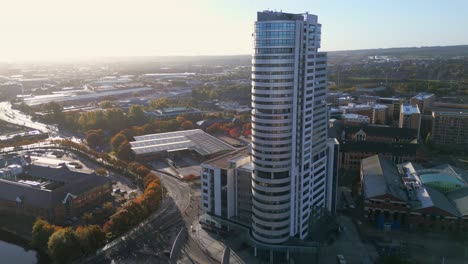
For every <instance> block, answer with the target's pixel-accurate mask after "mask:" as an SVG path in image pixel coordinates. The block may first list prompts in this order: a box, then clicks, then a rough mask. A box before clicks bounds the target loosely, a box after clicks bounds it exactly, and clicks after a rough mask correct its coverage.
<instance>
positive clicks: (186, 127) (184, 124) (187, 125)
mask: <svg viewBox="0 0 468 264" xmlns="http://www.w3.org/2000/svg"><path fill="white" fill-rule="evenodd" d="M193 127H194V125H193V123H192V121H189V120H185V121H184V122H182V124H180V128H182V129H183V130H189V129H193Z"/></svg>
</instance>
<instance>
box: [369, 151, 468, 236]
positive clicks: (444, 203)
mask: <svg viewBox="0 0 468 264" xmlns="http://www.w3.org/2000/svg"><path fill="white" fill-rule="evenodd" d="M465 178H466V176H465V175H462V173H460V172H459V171H458V170H457V169H456V168H453V167H451V166H450V165H442V166H438V167H434V168H429V169H424V168H422V167H420V166H419V165H418V164H415V163H411V162H405V163H402V164H399V165H395V164H394V163H393V162H391V161H390V160H386V159H385V158H384V157H383V156H381V155H374V156H372V157H369V158H366V159H363V160H362V162H361V172H360V179H361V184H360V193H361V195H362V198H363V200H364V203H363V204H364V211H365V212H366V216H367V218H368V219H369V220H370V221H371V222H375V223H376V224H377V226H378V227H380V228H383V227H385V226H387V227H390V228H399V227H400V226H406V227H409V228H429V229H439V230H460V231H467V230H468V184H467V183H466V180H465Z"/></svg>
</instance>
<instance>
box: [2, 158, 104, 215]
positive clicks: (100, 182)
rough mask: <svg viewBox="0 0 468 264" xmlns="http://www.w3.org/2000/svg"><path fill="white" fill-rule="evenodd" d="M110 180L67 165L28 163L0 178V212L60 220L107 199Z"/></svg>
mask: <svg viewBox="0 0 468 264" xmlns="http://www.w3.org/2000/svg"><path fill="white" fill-rule="evenodd" d="M111 192H112V184H111V181H110V180H109V179H108V178H106V177H103V176H99V175H97V174H95V173H84V172H78V171H73V170H70V169H69V168H68V167H67V166H65V165H63V166H59V167H47V166H39V165H34V164H28V165H25V166H23V167H22V170H18V171H17V172H15V173H9V174H5V175H4V176H3V177H2V178H1V179H0V211H4V212H7V213H14V214H15V215H16V214H22V215H27V216H31V217H38V216H41V217H44V218H45V219H47V220H49V221H53V222H56V223H61V222H63V221H64V220H65V219H67V218H68V217H71V216H79V215H80V214H82V213H83V212H85V211H86V210H88V209H90V208H94V207H95V206H97V205H99V204H101V203H102V202H104V201H106V200H107V199H108V198H110V194H111Z"/></svg>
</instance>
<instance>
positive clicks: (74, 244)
mask: <svg viewBox="0 0 468 264" xmlns="http://www.w3.org/2000/svg"><path fill="white" fill-rule="evenodd" d="M48 252H49V255H50V257H51V258H52V259H53V260H54V262H55V263H70V262H71V261H72V260H74V259H75V258H77V257H78V256H79V255H80V242H79V240H78V238H77V236H76V234H75V232H73V230H72V229H71V228H62V229H59V230H57V231H56V232H54V233H53V234H52V235H51V236H50V238H49V242H48Z"/></svg>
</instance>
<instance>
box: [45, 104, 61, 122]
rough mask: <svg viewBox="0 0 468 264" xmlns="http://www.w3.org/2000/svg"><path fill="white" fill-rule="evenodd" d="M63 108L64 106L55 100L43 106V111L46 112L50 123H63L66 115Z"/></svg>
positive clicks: (46, 117)
mask: <svg viewBox="0 0 468 264" xmlns="http://www.w3.org/2000/svg"><path fill="white" fill-rule="evenodd" d="M62 110H63V107H62V106H61V105H59V104H58V103H57V102H54V101H52V102H49V103H46V104H44V105H43V106H42V111H43V112H45V113H46V116H45V119H46V121H47V122H49V123H54V124H63V123H64V121H65V115H64V114H63V112H62Z"/></svg>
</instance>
